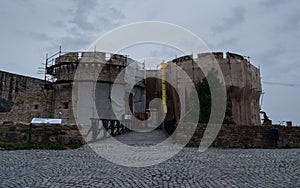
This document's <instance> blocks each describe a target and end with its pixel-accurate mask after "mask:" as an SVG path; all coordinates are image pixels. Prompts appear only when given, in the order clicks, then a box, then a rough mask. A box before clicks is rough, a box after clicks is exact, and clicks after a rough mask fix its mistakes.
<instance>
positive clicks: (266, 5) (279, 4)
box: [260, 0, 288, 8]
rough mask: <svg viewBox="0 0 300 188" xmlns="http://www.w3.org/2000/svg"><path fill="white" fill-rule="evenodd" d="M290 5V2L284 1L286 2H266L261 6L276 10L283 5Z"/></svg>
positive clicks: (272, 0)
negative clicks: (275, 8)
mask: <svg viewBox="0 0 300 188" xmlns="http://www.w3.org/2000/svg"><path fill="white" fill-rule="evenodd" d="M286 3H288V1H284V0H265V1H263V2H261V3H260V4H261V6H263V7H266V8H274V7H278V6H281V5H284V4H286Z"/></svg>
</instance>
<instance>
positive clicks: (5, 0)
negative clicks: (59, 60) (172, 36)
mask: <svg viewBox="0 0 300 188" xmlns="http://www.w3.org/2000/svg"><path fill="white" fill-rule="evenodd" d="M140 21H164V22H169V23H173V24H177V25H179V26H182V27H185V28H186V29H188V30H190V31H191V32H193V33H195V34H196V35H197V36H198V37H200V38H201V39H202V40H203V41H204V42H205V43H206V44H207V46H208V47H209V48H210V49H211V50H212V51H224V52H227V51H230V52H236V53H239V54H242V55H247V56H250V57H251V59H250V60H251V63H252V64H254V65H255V66H257V67H258V66H260V68H261V75H262V81H264V82H275V83H276V82H279V83H287V84H290V85H278V84H277V85H270V84H263V90H264V93H265V94H264V98H263V106H262V109H263V110H264V111H266V112H267V113H268V115H269V116H270V118H271V119H272V120H273V122H274V123H278V122H279V121H284V120H293V121H294V122H295V123H297V124H300V100H299V98H298V97H299V96H300V95H299V94H300V81H299V80H300V74H299V72H300V66H299V65H300V53H299V50H300V48H299V47H300V2H299V1H298V0H251V1H238V0H226V1H222V0H220V1H216V0H210V1H198V0H194V1H179V0H178V1H174V0H166V1H161V0H157V1H147V2H146V1H141V0H136V1H123V0H120V1H104V0H103V1H88V0H85V1H83V0H82V1H79V0H76V1H75V0H74V1H62V0H51V1H46V0H35V1H34V0H24V1H21V0H20V1H18V0H1V1H0V23H1V29H0V32H1V35H0V41H1V43H0V52H1V64H0V65H1V67H0V70H4V71H9V72H13V73H19V74H23V75H29V76H33V77H41V75H37V74H36V73H37V67H39V66H41V63H43V62H44V61H45V54H46V53H49V54H52V53H55V52H57V51H58V49H59V46H60V45H61V46H62V49H63V51H74V50H80V51H81V50H85V49H87V47H88V46H89V45H90V44H91V43H92V42H93V41H94V40H96V39H97V38H98V37H100V36H101V35H103V34H105V33H107V32H109V31H110V30H112V29H114V28H116V27H118V26H122V25H124V24H130V23H132V22H140ZM128 53H130V54H129V55H130V56H132V57H139V55H137V54H134V50H131V51H128ZM172 53H173V52H172V51H168V50H163V49H161V50H159V51H152V52H151V54H150V55H152V56H155V55H157V56H161V55H162V54H169V55H170V54H172ZM149 66H151V65H149Z"/></svg>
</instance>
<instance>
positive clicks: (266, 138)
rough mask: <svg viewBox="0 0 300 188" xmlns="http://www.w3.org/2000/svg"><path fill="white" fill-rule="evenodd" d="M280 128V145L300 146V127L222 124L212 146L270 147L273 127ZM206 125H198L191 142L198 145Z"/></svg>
mask: <svg viewBox="0 0 300 188" xmlns="http://www.w3.org/2000/svg"><path fill="white" fill-rule="evenodd" d="M272 128H278V129H279V139H278V147H280V148H289V147H297V148H299V147H300V127H285V126H279V125H273V126H253V125H251V126H244V125H243V126H241V125H222V128H221V130H220V132H219V133H218V136H217V137H216V139H215V140H214V142H213V143H212V147H221V148H269V147H274V146H275V143H274V140H272V137H271V129H272ZM205 130H206V125H203V124H200V125H198V127H197V129H196V131H195V133H194V135H193V137H192V139H191V140H190V142H189V144H192V145H198V144H199V143H200V141H201V139H202V137H203V134H204V131H205ZM176 132H177V134H176V139H177V140H180V138H181V137H182V136H184V133H183V132H184V131H180V130H178V131H176Z"/></svg>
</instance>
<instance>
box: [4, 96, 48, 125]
mask: <svg viewBox="0 0 300 188" xmlns="http://www.w3.org/2000/svg"><path fill="white" fill-rule="evenodd" d="M48 97H49V99H48V102H47V101H46V98H45V95H44V93H43V92H42V91H37V92H33V91H32V92H29V91H28V92H22V93H19V94H18V96H17V97H16V99H15V102H14V105H13V107H12V110H11V111H10V112H6V113H0V122H1V121H13V122H25V123H29V122H30V121H31V120H32V118H47V117H51V115H52V114H51V111H52V109H51V98H52V94H51V93H50V94H49V95H48ZM46 102H47V104H46ZM46 105H47V108H46ZM46 109H47V110H46Z"/></svg>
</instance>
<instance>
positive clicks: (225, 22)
mask: <svg viewBox="0 0 300 188" xmlns="http://www.w3.org/2000/svg"><path fill="white" fill-rule="evenodd" d="M245 13H246V9H245V8H243V7H235V8H233V9H232V15H231V16H229V17H225V18H223V19H222V22H221V23H220V24H218V25H215V26H212V27H211V29H212V31H213V32H214V33H215V34H217V33H220V32H221V33H222V32H224V31H227V30H230V29H231V28H233V27H235V26H237V25H239V24H241V23H243V22H244V21H245Z"/></svg>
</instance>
